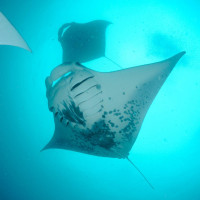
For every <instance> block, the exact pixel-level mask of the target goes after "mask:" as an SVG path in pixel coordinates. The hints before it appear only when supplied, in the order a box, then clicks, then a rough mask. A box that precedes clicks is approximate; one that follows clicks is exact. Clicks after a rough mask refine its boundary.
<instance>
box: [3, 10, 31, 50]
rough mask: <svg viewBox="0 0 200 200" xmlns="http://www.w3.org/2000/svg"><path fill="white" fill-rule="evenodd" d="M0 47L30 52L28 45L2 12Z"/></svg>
mask: <svg viewBox="0 0 200 200" xmlns="http://www.w3.org/2000/svg"><path fill="white" fill-rule="evenodd" d="M0 45H10V46H16V47H20V48H23V49H26V50H28V51H30V52H31V49H30V48H29V46H28V44H27V43H26V42H25V40H24V39H23V38H22V36H21V35H20V34H19V33H18V32H17V30H16V29H15V27H14V26H13V25H12V24H11V23H10V22H9V21H8V19H7V18H6V17H5V16H4V15H3V13H2V12H0Z"/></svg>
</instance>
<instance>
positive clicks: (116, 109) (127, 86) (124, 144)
mask: <svg viewBox="0 0 200 200" xmlns="http://www.w3.org/2000/svg"><path fill="white" fill-rule="evenodd" d="M184 53H185V52H181V53H179V54H177V55H175V56H173V57H171V58H169V59H167V60H164V61H161V62H157V63H153V64H148V65H143V66H138V67H132V68H128V69H123V70H119V71H115V72H108V73H102V72H96V71H93V70H90V69H87V68H86V67H84V66H82V65H80V64H78V63H69V64H63V65H60V66H58V67H56V68H55V69H54V70H53V71H52V72H51V75H50V76H49V77H47V79H46V87H47V98H48V106H49V109H50V111H52V112H53V114H54V121H55V132H54V135H53V138H52V139H51V140H50V142H49V143H48V144H47V145H46V147H45V148H44V149H49V148H61V149H67V150H72V151H77V152H82V153H86V154H92V155H96V156H104V157H113V158H127V157H128V154H129V152H130V150H131V148H132V146H133V144H134V142H135V140H136V138H137V136H138V133H139V131H140V128H141V126H142V122H143V120H144V118H145V115H146V113H147V111H148V109H149V107H150V105H151V103H152V102H153V100H154V98H155V96H156V94H157V93H158V91H159V89H160V88H161V86H162V85H163V83H164V82H165V80H166V78H167V77H168V75H169V74H170V72H171V71H172V69H173V68H174V66H175V65H176V63H177V62H178V60H179V59H180V58H181V57H182V56H183V54H184ZM69 72H71V73H70V74H68V76H65V75H66V74H67V73H69ZM56 80H57V83H56V84H53V83H54V82H55V81H56Z"/></svg>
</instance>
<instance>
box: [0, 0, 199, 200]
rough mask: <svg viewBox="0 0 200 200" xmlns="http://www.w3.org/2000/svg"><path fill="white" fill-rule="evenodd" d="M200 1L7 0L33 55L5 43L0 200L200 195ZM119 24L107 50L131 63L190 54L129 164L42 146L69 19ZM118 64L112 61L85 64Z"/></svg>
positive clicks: (185, 198) (1, 3)
mask: <svg viewBox="0 0 200 200" xmlns="http://www.w3.org/2000/svg"><path fill="white" fill-rule="evenodd" d="M199 9H200V3H199V1H197V0H196V1H195V0H191V1H189V0H186V1H179V0H175V1H172V0H169V1H159V0H149V1H147V0H146V1H145V0H141V1H134V0H110V1H108V0H107V1H106V0H99V1H83V0H77V1H72V0H48V1H47V0H43V1H39V0H34V1H33V0H29V1H25V0H16V1H14V0H7V1H5V0H0V11H1V12H2V13H4V15H5V16H6V17H7V18H8V19H9V20H10V21H11V22H12V24H14V26H15V27H16V28H17V30H18V31H19V32H20V33H21V35H22V36H23V37H24V39H25V40H26V41H27V42H28V44H29V46H30V48H31V49H32V51H33V52H32V53H30V52H28V51H25V50H23V49H20V48H16V47H10V46H0V200H102V199H103V200H162V199H167V200H199V199H200V170H199V169H200V156H199V155H200V117H199V114H200V64H199V63H200V51H199V50H200V37H199V36H200V14H199ZM96 19H103V20H108V21H111V22H112V23H113V24H112V25H110V26H109V28H108V29H107V32H106V42H107V46H106V55H107V56H108V57H109V58H111V59H113V60H115V61H116V62H117V63H119V64H120V65H121V66H123V67H124V68H127V67H132V66H137V65H142V64H148V63H153V62H157V61H160V60H164V59H166V58H168V57H170V56H173V55H174V54H176V53H178V52H180V51H183V50H185V51H186V55H184V57H183V58H182V59H181V60H180V61H179V62H178V64H177V65H176V67H175V68H174V70H173V71H172V73H171V74H170V76H169V78H168V79H167V81H166V82H165V84H164V85H163V87H162V89H161V90H160V92H159V93H158V95H157V96H156V98H155V100H154V102H153V104H152V105H151V107H150V109H149V111H148V113H147V115H146V117H145V120H144V122H143V125H142V128H141V131H140V133H139V136H138V138H137V140H136V143H135V144H134V146H133V148H132V150H131V152H130V158H131V160H132V161H133V162H134V163H135V164H136V165H137V166H138V167H139V168H140V170H141V171H142V172H143V173H144V174H145V175H146V176H147V177H148V179H149V181H150V182H151V183H152V184H153V185H154V187H155V190H152V189H151V188H150V187H149V186H148V185H147V184H146V182H145V181H144V179H143V178H142V177H141V176H140V174H139V173H138V172H137V171H136V170H135V169H134V168H133V166H131V165H130V163H129V162H128V161H127V160H123V159H111V158H101V157H95V156H91V155H86V154H81V153H77V152H71V151H66V150H48V151H44V152H40V150H41V149H42V148H43V147H44V145H45V144H46V143H47V142H48V141H49V139H50V138H51V137H52V135H53V131H54V122H53V116H52V114H51V113H50V112H49V111H48V107H47V100H46V96H45V92H46V91H45V84H44V80H45V78H46V77H47V76H48V75H49V73H50V71H51V70H52V69H53V68H54V67H55V66H57V65H59V64H61V62H62V49H61V46H60V44H59V42H58V40H57V32H58V29H59V28H60V27H61V25H63V24H64V23H66V22H72V21H74V22H81V23H85V22H89V21H92V20H96ZM85 65H86V66H88V67H91V68H93V69H96V70H98V71H113V70H117V69H118V68H117V67H116V66H115V65H113V64H112V63H110V62H109V61H108V60H106V59H105V58H101V59H98V60H95V61H92V62H90V63H86V64H85Z"/></svg>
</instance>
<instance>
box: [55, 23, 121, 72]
mask: <svg viewBox="0 0 200 200" xmlns="http://www.w3.org/2000/svg"><path fill="white" fill-rule="evenodd" d="M110 24H111V22H108V21H105V20H94V21H91V22H88V23H75V22H72V23H66V24H64V25H63V26H62V27H61V28H60V29H59V31H58V40H59V41H60V43H61V46H62V48H63V63H64V62H79V63H84V62H88V61H91V60H94V59H97V58H100V57H105V58H107V59H108V60H110V61H111V62H113V63H114V64H115V65H117V66H118V67H120V68H121V66H119V65H118V64H117V63H116V62H114V61H113V60H111V59H110V58H108V57H107V56H106V55H105V46H106V45H105V43H106V37H105V32H106V28H107V27H108V25H110Z"/></svg>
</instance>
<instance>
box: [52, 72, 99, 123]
mask: <svg viewBox="0 0 200 200" xmlns="http://www.w3.org/2000/svg"><path fill="white" fill-rule="evenodd" d="M77 77H78V78H77ZM61 81H62V80H61ZM58 84H59V82H58ZM64 87H65V88H66V90H67V95H66V98H65V99H63V100H62V99H61V102H59V103H57V107H56V108H53V109H52V111H53V113H54V117H56V118H57V119H58V120H59V121H60V123H62V124H63V125H65V126H68V125H69V124H71V122H72V123H75V124H77V125H82V126H85V125H86V121H87V120H88V118H90V119H91V118H92V117H95V115H96V114H98V113H100V112H101V111H102V109H103V97H102V90H101V86H100V84H99V83H98V82H97V81H96V80H95V77H94V75H92V74H91V73H88V72H87V73H85V71H84V72H83V71H82V73H79V74H72V75H71V76H70V77H68V78H67V84H66V85H65V86H64Z"/></svg>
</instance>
